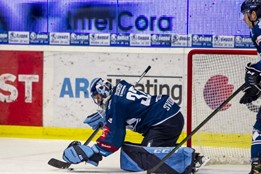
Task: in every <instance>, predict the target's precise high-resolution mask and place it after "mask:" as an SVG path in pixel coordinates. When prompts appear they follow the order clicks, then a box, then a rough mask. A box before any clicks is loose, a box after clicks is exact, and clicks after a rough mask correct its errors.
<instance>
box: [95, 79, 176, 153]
mask: <svg viewBox="0 0 261 174" xmlns="http://www.w3.org/2000/svg"><path fill="white" fill-rule="evenodd" d="M179 110H180V107H179V106H178V105H177V104H176V103H175V102H174V100H173V99H172V98H170V97H169V96H167V95H159V96H151V95H149V94H146V93H144V92H142V91H139V90H137V89H135V88H134V86H133V85H131V84H129V83H127V82H126V81H124V80H122V81H120V82H119V83H118V84H117V85H116V86H115V88H114V90H113V93H112V95H111V98H110V99H109V101H108V106H107V108H106V123H105V126H104V127H103V133H102V135H101V136H100V137H99V138H98V140H97V144H98V147H99V148H100V152H101V154H103V155H104V156H108V155H109V154H111V153H113V152H115V151H116V150H118V149H119V148H120V147H121V146H122V144H123V142H124V138H125V134H126V128H127V129H131V130H133V131H135V132H138V133H145V132H146V131H148V129H149V128H150V127H152V126H156V125H159V124H161V123H163V122H164V121H165V120H167V119H169V118H171V117H174V116H175V115H176V114H177V113H178V112H179Z"/></svg>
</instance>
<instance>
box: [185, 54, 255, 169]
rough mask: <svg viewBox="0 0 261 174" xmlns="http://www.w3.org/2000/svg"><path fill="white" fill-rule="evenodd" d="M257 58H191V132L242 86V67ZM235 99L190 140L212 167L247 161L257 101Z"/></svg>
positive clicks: (205, 56)
mask: <svg viewBox="0 0 261 174" xmlns="http://www.w3.org/2000/svg"><path fill="white" fill-rule="evenodd" d="M258 60H259V58H258V56H257V55H240V54H236V55H235V54H231V55H230V54H222V52H221V54H219V53H217V54H207V53H204V54H199V53H197V54H193V55H192V65H193V66H192V67H189V68H192V95H191V96H192V130H193V129H194V128H196V126H198V125H199V124H200V123H201V122H202V121H203V120H204V119H205V118H207V117H208V116H209V115H210V114H211V113H212V112H213V111H214V110H215V109H216V108H217V107H218V106H219V105H220V104H222V102H224V101H225V100H226V99H227V98H228V97H229V96H230V95H231V94H232V93H233V91H235V90H236V89H238V88H239V87H240V86H241V85H242V84H243V83H244V74H245V68H244V67H245V66H246V64H247V63H248V62H252V63H255V62H257V61H258ZM242 95H243V92H241V93H239V94H238V95H237V96H235V97H234V98H233V99H232V100H231V101H230V102H229V103H228V104H227V105H225V106H224V107H223V108H222V109H221V110H220V111H219V112H218V113H217V114H216V115H215V116H214V117H213V118H212V119H211V120H210V121H209V122H207V123H206V124H205V125H204V126H203V127H202V128H201V129H200V130H199V131H198V132H197V133H196V134H195V135H194V136H193V137H192V147H194V148H195V149H196V151H198V152H200V153H202V154H203V155H205V156H208V157H210V159H211V160H210V163H213V164H245V163H249V160H250V146H251V133H252V126H253V124H254V122H255V116H256V112H257V109H258V108H259V106H260V105H259V100H258V101H255V102H253V103H251V104H248V105H242V104H239V100H240V98H241V97H242Z"/></svg>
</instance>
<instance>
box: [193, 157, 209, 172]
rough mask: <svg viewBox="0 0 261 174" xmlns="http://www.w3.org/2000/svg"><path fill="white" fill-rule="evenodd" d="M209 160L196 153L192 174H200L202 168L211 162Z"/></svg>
mask: <svg viewBox="0 0 261 174" xmlns="http://www.w3.org/2000/svg"><path fill="white" fill-rule="evenodd" d="M209 160H210V159H209V158H208V157H205V156H203V155H200V154H199V153H196V154H195V159H194V166H193V168H192V173H196V172H198V171H199V169H200V168H201V167H203V166H205V165H206V164H207V163H208V162H209Z"/></svg>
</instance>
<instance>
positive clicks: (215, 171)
mask: <svg viewBox="0 0 261 174" xmlns="http://www.w3.org/2000/svg"><path fill="white" fill-rule="evenodd" d="M70 142H71V141H68V140H42V139H18V138H0V174H12V173H13V174H40V173H43V174H74V173H76V174H84V173H87V174H89V173H100V174H101V173H110V174H112V173H116V174H117V173H129V172H126V171H123V170H121V169H120V160H119V151H118V152H116V153H114V154H112V155H110V156H108V157H106V158H103V160H102V161H101V162H100V164H99V167H94V166H92V165H90V164H88V163H87V164H84V163H81V164H77V165H71V167H73V168H74V170H73V171H69V170H62V169H56V168H53V167H51V166H49V165H48V164H47V162H48V161H49V159H51V158H57V159H60V160H61V156H62V152H63V150H64V149H65V148H66V147H67V146H68V144H69V143H70ZM249 169H250V166H248V165H208V166H204V167H203V168H202V169H201V170H200V171H199V172H198V174H247V173H248V172H249ZM132 173H133V174H135V173H134V172H132Z"/></svg>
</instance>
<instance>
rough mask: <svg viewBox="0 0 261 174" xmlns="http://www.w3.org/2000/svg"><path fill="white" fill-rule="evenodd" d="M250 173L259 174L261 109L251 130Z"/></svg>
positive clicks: (260, 172)
mask: <svg viewBox="0 0 261 174" xmlns="http://www.w3.org/2000/svg"><path fill="white" fill-rule="evenodd" d="M251 162H252V163H251V171H250V173H249V174H261V108H260V109H259V112H258V114H257V121H256V123H255V125H254V128H253V135H252V146H251Z"/></svg>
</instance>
